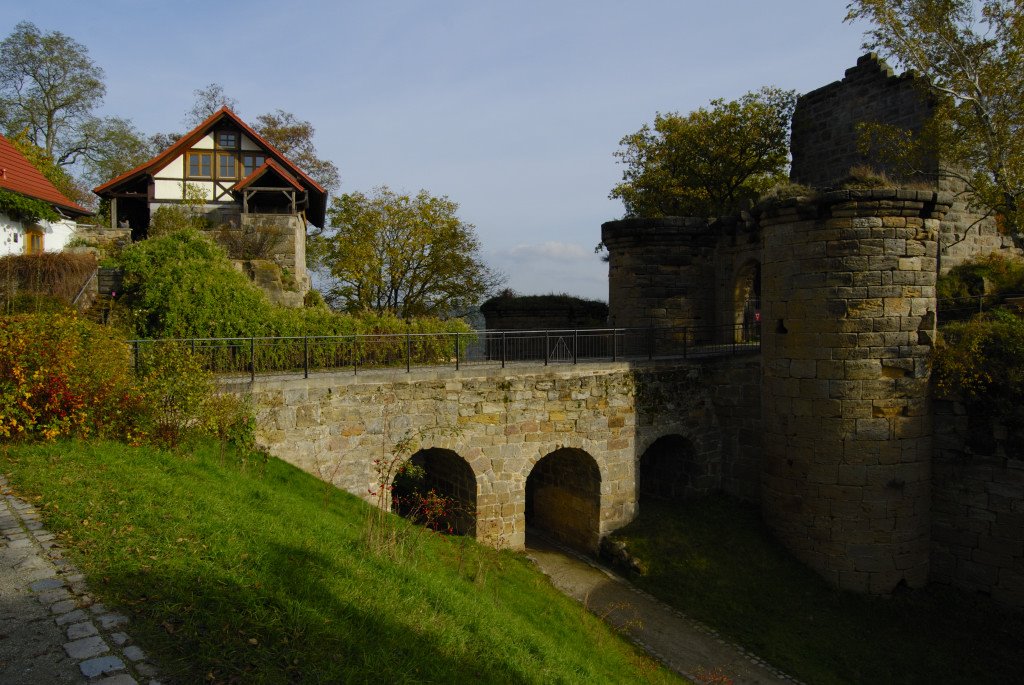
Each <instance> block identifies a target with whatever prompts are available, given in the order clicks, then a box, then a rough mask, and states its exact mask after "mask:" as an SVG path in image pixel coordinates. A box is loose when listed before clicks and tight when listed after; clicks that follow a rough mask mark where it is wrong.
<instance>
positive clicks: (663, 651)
mask: <svg viewBox="0 0 1024 685" xmlns="http://www.w3.org/2000/svg"><path fill="white" fill-rule="evenodd" d="M526 554H527V556H529V557H530V558H531V559H533V561H534V562H535V563H536V564H537V566H538V567H540V570H541V571H543V572H544V574H545V575H547V576H548V577H549V578H550V579H551V582H552V584H554V586H555V587H557V588H558V589H559V590H561V591H562V592H563V593H565V594H567V595H569V596H570V597H572V598H574V599H576V600H577V601H579V602H581V603H583V605H584V606H586V607H587V609H589V610H590V612H591V613H593V614H595V615H597V616H600V617H601V618H603V619H604V620H605V621H607V622H608V623H610V624H611V625H613V626H615V627H616V628H618V629H619V630H620V631H621V632H622V633H623V634H625V635H626V636H628V637H629V638H630V639H632V640H633V641H634V642H635V643H636V644H638V645H639V646H640V647H642V648H643V649H644V650H645V651H646V652H647V653H648V654H650V655H651V656H653V657H655V658H656V659H658V660H659V661H661V662H662V663H663V664H665V666H667V667H668V668H670V669H672V670H673V671H675V672H676V673H679V674H680V675H682V676H683V677H685V678H689V679H690V680H693V681H694V682H697V683H704V682H714V683H720V682H732V683H734V685H767V684H775V683H790V684H792V683H798V682H799V681H797V680H795V679H794V678H791V677H789V676H787V675H786V674H784V673H782V672H781V671H779V670H778V669H776V668H774V667H772V666H771V665H769V664H768V663H767V662H765V661H764V660H763V659H761V658H760V657H758V656H756V655H754V654H751V653H750V652H748V651H746V650H744V649H743V648H742V647H740V646H738V645H735V644H732V643H730V642H727V641H726V640H724V639H723V638H721V637H720V636H719V635H718V633H716V632H715V631H714V630H712V629H711V628H708V627H707V626H704V625H702V624H700V623H698V622H697V621H694V620H692V619H689V618H687V617H686V616H685V615H683V614H682V613H681V612H679V611H676V610H675V609H673V608H671V607H669V606H668V605H666V604H663V603H661V602H659V601H658V600H656V599H654V598H653V597H651V596H650V595H648V594H647V593H645V592H642V591H640V590H638V589H636V588H635V587H633V586H632V585H630V584H629V583H628V582H626V581H625V580H623V579H622V578H620V577H619V576H617V575H615V574H614V573H612V572H611V571H610V570H608V569H606V568H604V567H603V566H600V565H598V564H597V563H595V562H594V561H593V560H591V559H588V558H586V557H583V556H581V555H579V554H577V553H575V552H573V551H572V550H569V549H566V548H565V547H562V546H561V545H558V544H557V543H554V542H552V541H550V540H547V539H545V538H543V537H541V536H538V535H534V534H532V533H531V534H530V535H528V537H527V549H526ZM720 675H721V676H726V677H727V678H729V679H731V680H730V681H724V680H722V679H720V678H719V679H717V680H716V679H715V678H716V676H720Z"/></svg>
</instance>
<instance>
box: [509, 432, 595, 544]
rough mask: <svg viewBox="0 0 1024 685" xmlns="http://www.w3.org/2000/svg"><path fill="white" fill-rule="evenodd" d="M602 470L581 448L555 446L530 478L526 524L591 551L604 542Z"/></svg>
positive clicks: (532, 472) (527, 492)
mask: <svg viewBox="0 0 1024 685" xmlns="http://www.w3.org/2000/svg"><path fill="white" fill-rule="evenodd" d="M600 520H601V471H600V470H599V469H598V468H597V463H596V462H595V461H594V458H593V457H591V456H590V455H589V454H587V453H586V452H584V451H583V450H579V449H571V448H563V449H558V450H555V451H554V452H552V453H550V454H548V455H547V456H545V457H544V458H543V459H541V460H540V461H538V462H537V463H536V464H535V465H534V467H533V470H532V471H531V472H530V475H529V476H528V477H527V479H526V526H527V528H528V529H530V528H532V529H535V530H537V531H540V532H541V533H544V534H546V535H548V536H550V537H552V538H554V539H555V540H558V541H559V542H561V543H563V544H566V545H568V546H570V547H572V548H574V549H578V550H580V551H583V552H587V553H588V554H593V553H596V552H597V546H598V543H599V542H600Z"/></svg>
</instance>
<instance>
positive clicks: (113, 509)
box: [0, 442, 677, 683]
mask: <svg viewBox="0 0 1024 685" xmlns="http://www.w3.org/2000/svg"><path fill="white" fill-rule="evenodd" d="M0 466H2V468H3V470H4V471H5V472H7V473H8V478H9V479H10V481H11V483H12V485H13V486H14V488H15V489H16V490H17V491H18V492H20V493H22V494H23V495H24V496H27V497H29V498H31V500H32V501H33V502H35V504H36V505H37V506H39V507H40V508H41V509H42V511H43V513H44V517H45V519H46V524H47V526H48V527H49V528H50V529H51V530H53V531H55V532H59V533H60V537H61V542H62V544H63V545H65V547H66V548H67V549H68V554H69V556H70V557H72V559H73V560H74V561H75V563H77V564H78V565H79V566H80V568H81V569H82V570H83V571H84V572H85V574H86V575H87V577H88V579H89V582H90V586H91V589H92V590H93V591H94V593H95V594H96V595H98V596H99V597H100V598H101V599H103V600H104V601H105V602H108V603H110V604H112V605H115V606H119V607H121V608H122V609H125V610H127V611H128V612H129V613H130V614H131V615H132V617H133V621H132V631H133V634H134V635H135V636H136V638H137V639H138V640H139V641H140V642H141V643H142V644H143V645H144V646H145V648H146V650H147V651H148V652H151V653H153V654H155V655H156V656H157V657H158V659H159V660H160V661H161V665H162V668H163V669H164V671H165V674H166V675H168V676H171V678H172V679H173V680H176V681H181V682H200V681H203V680H207V681H211V682H221V683H223V682H238V683H291V682H302V683H337V682H375V683H383V682H387V683H413V682H417V683H419V682H436V683H447V682H482V683H487V682H495V683H533V682H536V683H541V682H543V683H560V682H564V683H595V682H643V681H649V682H677V681H676V680H675V679H674V677H673V676H671V675H670V674H667V673H665V672H664V671H663V670H661V669H660V668H659V667H657V666H656V665H655V664H654V663H652V662H651V661H650V660H649V659H647V658H646V657H645V656H642V655H639V654H638V653H637V652H636V650H634V649H633V647H632V646H630V645H628V644H627V643H625V642H624V641H622V640H621V639H619V637H618V636H616V635H615V634H614V633H613V632H611V631H610V630H609V629H608V628H607V627H606V626H604V624H602V623H601V622H600V621H598V620H597V619H595V618H594V617H592V616H590V615H589V614H587V613H586V612H585V611H584V610H583V609H581V607H580V606H579V605H577V604H575V603H574V602H572V601H571V600H568V599H567V598H565V597H563V596H562V595H560V594H559V593H558V592H557V591H555V590H554V589H553V588H552V587H551V586H550V584H549V583H548V581H547V580H546V579H545V578H544V577H543V576H542V575H541V574H540V573H539V572H537V571H536V570H535V569H534V568H533V567H532V565H531V564H530V563H529V562H528V561H527V560H526V559H524V558H523V557H521V556H520V555H517V554H513V553H511V552H507V551H506V552H497V551H494V550H491V549H487V548H484V547H482V546H480V545H477V544H476V543H475V542H473V541H471V540H467V539H464V538H445V537H441V536H438V535H436V534H433V533H429V532H426V531H424V530H422V529H418V528H413V527H409V526H407V524H406V523H405V522H404V521H401V520H398V519H395V518H394V517H390V516H388V517H387V518H388V520H389V521H390V525H397V526H398V527H399V528H398V533H399V534H398V543H397V544H396V545H394V546H392V547H389V548H387V549H385V550H384V551H383V552H381V551H371V549H370V548H368V547H367V544H366V535H365V526H366V523H367V520H368V516H369V515H370V514H369V512H370V511H371V510H370V508H369V507H368V506H366V505H365V504H364V503H362V502H360V501H358V500H357V499H356V498H354V497H352V496H350V495H348V494H346V493H342V492H338V491H333V492H329V491H328V490H326V489H325V487H324V485H323V484H322V483H321V482H319V481H317V480H315V479H313V478H312V477H310V476H308V475H307V474H304V473H302V472H300V471H298V470H297V469H294V468H292V467H290V466H288V465H286V464H284V463H282V462H279V461H277V460H273V459H272V460H270V461H269V463H267V464H266V465H265V467H261V470H262V471H263V472H262V473H260V472H255V471H254V470H253V468H252V467H250V469H249V471H248V472H245V471H243V470H242V469H240V468H239V467H237V466H227V467H225V466H222V465H221V464H220V460H219V459H218V457H217V454H216V450H215V449H207V450H205V451H204V450H203V449H198V450H197V451H196V452H195V453H192V454H189V455H176V454H172V453H168V452H163V451H159V450H154V449H146V448H130V447H125V446H123V445H119V444H113V443H98V444H88V443H73V442H67V443H58V444H52V445H36V446H18V447H13V446H11V447H5V448H4V451H3V456H2V461H0Z"/></svg>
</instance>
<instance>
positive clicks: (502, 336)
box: [501, 331, 505, 369]
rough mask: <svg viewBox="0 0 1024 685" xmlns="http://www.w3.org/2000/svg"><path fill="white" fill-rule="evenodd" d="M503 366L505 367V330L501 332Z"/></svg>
mask: <svg viewBox="0 0 1024 685" xmlns="http://www.w3.org/2000/svg"><path fill="white" fill-rule="evenodd" d="M501 368H503V369H504V368H505V331H502V332H501Z"/></svg>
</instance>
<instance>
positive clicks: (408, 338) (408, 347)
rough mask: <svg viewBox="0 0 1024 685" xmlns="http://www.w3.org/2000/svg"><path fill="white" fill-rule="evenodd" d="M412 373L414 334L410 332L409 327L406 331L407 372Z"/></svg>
mask: <svg viewBox="0 0 1024 685" xmlns="http://www.w3.org/2000/svg"><path fill="white" fill-rule="evenodd" d="M411 371H412V334H411V333H410V332H409V328H408V326H406V329H405V372H406V373H410V372H411Z"/></svg>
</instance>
